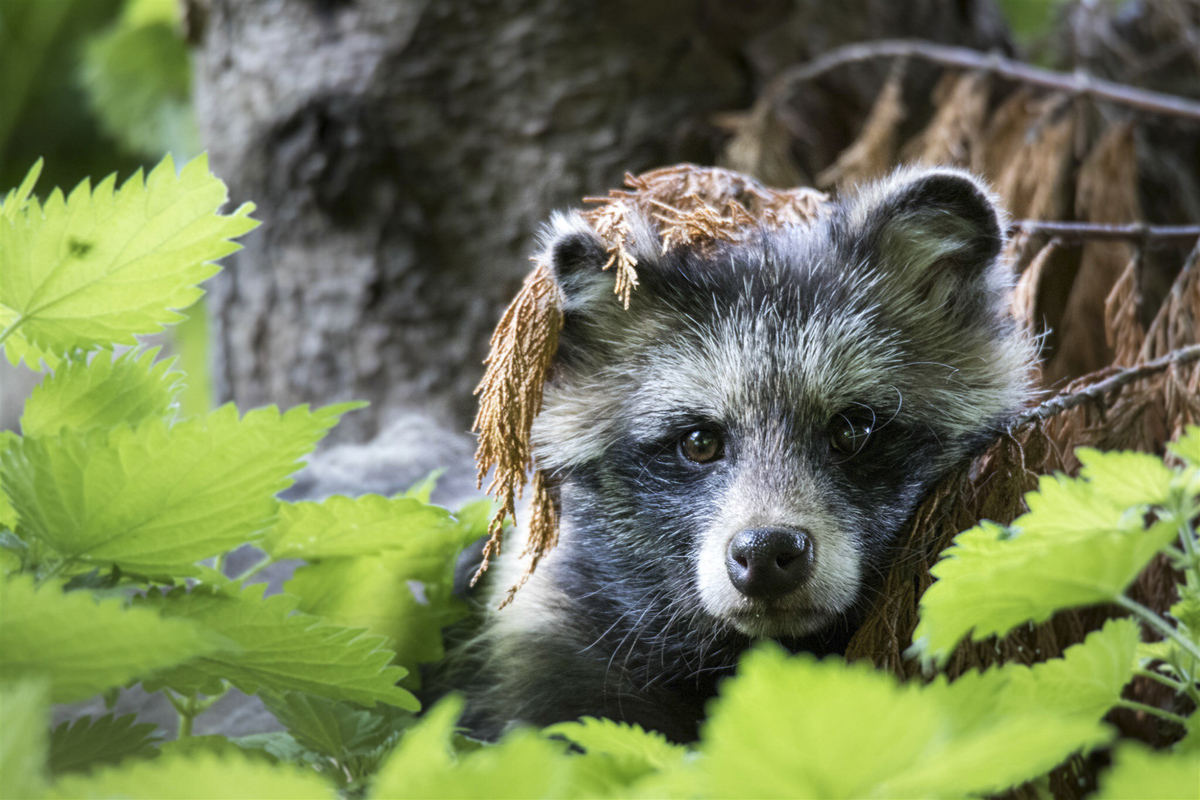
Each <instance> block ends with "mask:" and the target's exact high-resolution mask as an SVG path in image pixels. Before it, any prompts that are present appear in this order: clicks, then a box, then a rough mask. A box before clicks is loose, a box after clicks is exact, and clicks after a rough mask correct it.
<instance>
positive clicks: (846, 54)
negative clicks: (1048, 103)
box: [760, 39, 1200, 122]
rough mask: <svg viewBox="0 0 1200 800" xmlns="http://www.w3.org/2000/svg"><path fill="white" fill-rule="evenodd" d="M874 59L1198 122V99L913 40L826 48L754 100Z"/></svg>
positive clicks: (769, 99) (770, 100) (770, 99)
mask: <svg viewBox="0 0 1200 800" xmlns="http://www.w3.org/2000/svg"><path fill="white" fill-rule="evenodd" d="M879 58H919V59H922V60H924V61H930V62H933V63H935V64H943V65H945V66H948V67H959V68H962V69H972V70H981V71H983V72H988V73H991V74H993V75H998V76H1000V77H1002V78H1006V79H1008V80H1011V81H1016V82H1017V83H1022V84H1026V85H1029V86H1038V87H1041V88H1043V89H1052V90H1054V91H1059V92H1065V93H1067V94H1070V95H1074V96H1083V97H1091V98H1094V99H1096V100H1102V101H1105V102H1108V103H1115V104H1117V105H1122V106H1127V107H1129V108H1136V109H1138V110H1140V111H1148V112H1150V113H1152V114H1161V115H1163V116H1170V117H1178V118H1181V119H1187V120H1191V121H1193V122H1200V102H1197V101H1195V100H1189V99H1187V98H1184V97H1177V96H1175V95H1170V94H1164V93H1162V92H1152V91H1149V90H1147V89H1138V88H1135V87H1133V86H1127V85H1125V84H1123V83H1116V82H1115V81H1107V80H1103V79H1101V78H1096V77H1093V76H1091V75H1088V74H1087V73H1085V72H1075V73H1067V72H1055V71H1053V70H1048V69H1042V68H1040V67H1034V66H1030V65H1029V64H1023V63H1021V62H1020V61H1014V60H1013V59H1011V58H1005V57H1004V56H1001V55H999V54H997V53H983V52H980V51H978V50H972V49H970V48H967V47H952V46H949V45H943V44H934V43H933V42H926V41H921V40H914V39H881V40H878V41H874V42H864V43H861V44H851V45H846V46H845V47H839V48H837V49H836V50H830V51H829V52H828V53H824V54H823V55H821V56H819V57H817V58H815V59H813V60H812V61H809V62H808V63H805V64H800V65H798V66H795V67H792V68H791V69H788V70H785V71H783V72H781V73H780V74H779V75H778V76H776V78H775V79H774V80H773V81H772V82H771V85H770V86H769V87H768V88H767V90H766V91H764V92H763V96H762V97H763V99H762V100H761V101H760V102H764V103H775V102H777V101H778V100H780V99H781V98H782V97H783V95H784V93H785V92H786V91H787V90H788V89H789V88H791V87H792V86H793V85H795V84H797V83H803V82H805V81H811V80H813V79H814V78H817V77H820V76H821V75H824V74H825V73H827V72H830V71H832V70H835V69H837V68H839V67H842V66H845V65H846V64H854V63H857V62H860V61H873V60H875V59H879Z"/></svg>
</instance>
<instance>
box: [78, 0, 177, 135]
mask: <svg viewBox="0 0 1200 800" xmlns="http://www.w3.org/2000/svg"><path fill="white" fill-rule="evenodd" d="M146 5H147V3H146V2H145V0H141V2H138V3H130V4H129V5H128V7H129V8H137V7H145V6H146ZM157 5H160V6H165V7H166V11H168V12H171V11H174V9H175V4H173V3H169V2H165V3H164V2H158V3H157ZM176 28H177V23H176V21H175V20H174V19H173V15H172V16H168V17H165V18H164V16H163V15H162V14H161V13H160V14H146V13H139V14H130V13H126V14H124V15H123V17H122V19H121V21H120V22H119V23H118V24H117V25H115V26H113V28H112V29H111V30H109V31H107V32H105V33H103V34H101V35H99V36H96V37H94V38H93V39H92V40H91V41H90V42H88V44H87V48H86V49H85V51H84V55H83V75H82V77H83V86H84V88H85V89H86V90H87V92H88V99H89V100H90V101H91V106H92V108H93V109H94V110H95V112H96V115H97V117H98V118H99V120H100V122H101V124H102V126H103V128H104V130H105V132H106V133H108V134H109V135H111V136H112V137H113V138H115V139H116V140H117V141H119V142H120V143H121V144H122V145H124V146H125V148H127V149H128V150H131V151H133V152H137V153H142V154H145V155H148V156H158V155H160V154H161V153H163V152H171V153H175V154H184V155H190V154H193V153H196V152H198V151H199V149H200V140H199V132H198V131H197V129H196V120H195V116H194V114H193V111H192V105H191V91H190V90H191V64H190V62H189V58H188V52H187V46H186V44H185V43H184V42H183V40H182V39H181V38H180V37H179V35H178V34H177V33H176Z"/></svg>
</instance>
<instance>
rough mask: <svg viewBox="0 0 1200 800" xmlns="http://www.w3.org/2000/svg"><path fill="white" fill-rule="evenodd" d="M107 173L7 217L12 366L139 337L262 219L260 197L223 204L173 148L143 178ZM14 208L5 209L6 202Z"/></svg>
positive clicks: (2, 323) (3, 326)
mask: <svg viewBox="0 0 1200 800" xmlns="http://www.w3.org/2000/svg"><path fill="white" fill-rule="evenodd" d="M115 185H116V178H115V176H110V177H109V178H106V179H105V180H103V181H101V182H100V184H99V185H97V186H96V188H95V191H92V189H91V187H90V186H89V185H88V183H87V181H84V182H83V183H81V184H80V185H79V186H78V187H77V188H76V189H75V190H74V191H72V192H71V194H70V196H69V197H64V196H63V194H62V192H61V191H59V190H57V189H56V190H55V191H54V192H52V193H51V194H50V197H49V198H48V199H47V200H46V203H45V205H44V206H43V205H42V204H40V203H38V202H37V201H36V200H34V199H30V200H29V201H28V202H27V203H26V204H25V206H24V208H23V209H22V210H21V211H19V212H18V213H16V214H15V215H13V218H12V219H4V220H0V331H3V333H0V340H3V339H4V337H7V340H6V341H4V342H3V343H4V347H5V350H6V352H7V354H8V357H9V359H10V360H11V361H12V362H13V363H14V364H15V363H17V362H18V361H20V359H21V358H24V359H25V360H26V361H27V362H28V363H29V364H30V365H36V364H37V362H38V361H39V360H42V359H45V360H47V361H48V362H50V363H51V365H53V363H54V362H56V361H57V358H58V357H60V356H63V355H66V354H67V353H68V352H70V351H71V350H72V349H75V348H83V349H91V348H94V347H97V346H99V347H107V346H109V345H112V344H135V343H136V339H135V338H134V336H135V335H136V334H146V333H156V332H158V331H160V330H162V327H163V325H165V324H167V323H171V322H178V321H179V320H180V319H182V317H181V316H180V315H179V314H178V313H176V311H175V309H182V308H186V307H187V306H190V305H191V304H192V303H194V302H196V300H197V299H198V298H199V297H200V295H201V291H200V289H199V288H197V285H198V284H199V283H200V282H202V281H204V280H205V279H207V278H209V277H211V276H212V275H213V274H214V273H215V272H217V270H218V268H217V266H216V265H215V264H213V263H212V262H213V261H215V260H217V259H219V258H222V257H224V256H226V255H229V254H230V253H232V252H233V251H235V250H237V249H238V246H237V245H235V244H234V243H233V242H232V241H231V240H232V239H233V238H235V237H237V236H241V235H242V234H244V233H246V232H247V231H249V230H251V229H253V228H254V227H255V226H256V225H257V224H258V223H257V222H256V221H254V220H252V219H250V217H249V214H250V212H251V211H252V210H253V207H252V206H249V205H245V206H242V207H241V208H239V209H237V210H236V211H234V212H233V214H231V215H220V214H217V213H216V212H217V210H218V209H219V208H220V207H221V206H222V205H223V204H224V203H225V201H226V199H227V195H226V191H225V185H224V184H223V183H221V181H219V180H217V179H216V178H215V177H213V175H212V174H210V173H209V171H208V161H207V159H206V157H204V156H200V157H198V158H196V159H193V160H192V161H191V162H189V163H188V164H187V165H186V166H184V168H183V170H182V171H181V172H180V173H179V175H178V176H177V175H176V174H175V164H174V161H172V159H171V158H170V157H169V156H168V157H167V158H166V159H164V160H163V161H162V163H160V164H159V165H158V166H157V167H155V168H154V170H153V171H152V172H151V173H150V175H149V177H148V178H147V179H146V180H145V181H143V179H142V175H141V173H140V172H139V173H137V174H135V175H134V176H133V177H132V178H130V179H129V180H128V181H126V182H125V184H124V185H123V186H122V187H121V188H120V189H119V190H117V189H115ZM6 210H7V208H6Z"/></svg>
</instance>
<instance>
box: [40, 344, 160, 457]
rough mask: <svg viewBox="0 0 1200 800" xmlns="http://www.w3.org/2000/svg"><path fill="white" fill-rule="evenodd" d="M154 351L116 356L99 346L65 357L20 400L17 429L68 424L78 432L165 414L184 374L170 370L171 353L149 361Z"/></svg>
mask: <svg viewBox="0 0 1200 800" xmlns="http://www.w3.org/2000/svg"><path fill="white" fill-rule="evenodd" d="M158 351H159V348H157V347H155V348H151V349H150V350H145V351H136V350H131V351H130V352H128V353H126V354H125V355H123V356H120V357H116V356H114V355H113V354H112V353H109V352H103V351H102V352H99V353H96V354H95V356H94V357H93V358H92V359H91V360H90V363H89V360H88V358H87V356H86V355H82V354H79V355H74V356H72V357H70V358H69V359H68V360H67V361H65V362H64V363H62V364H60V365H59V366H58V368H57V369H55V370H54V373H53V374H52V375H48V376H46V378H44V379H43V380H42V382H41V384H39V385H38V386H37V387H36V388H35V389H34V390H33V393H32V394H31V395H30V397H29V399H28V400H27V401H26V402H25V412H24V414H22V415H21V432H22V433H23V434H24V435H25V436H53V435H56V434H57V433H58V432H59V431H60V430H62V429H63V428H71V429H72V430H73V431H74V432H75V433H83V432H84V431H88V430H91V429H93V428H112V427H116V426H117V425H121V424H123V423H124V424H129V425H137V424H138V423H140V422H142V421H144V420H146V419H148V418H150V417H168V416H170V415H171V412H172V410H173V407H174V405H175V401H176V397H177V396H178V394H179V392H180V390H181V389H182V388H183V387H182V383H181V379H182V378H183V374H182V373H179V372H171V371H170V369H171V365H172V363H173V362H174V359H165V360H163V361H160V362H158V363H157V364H156V363H154V359H155V358H156V357H157V356H158Z"/></svg>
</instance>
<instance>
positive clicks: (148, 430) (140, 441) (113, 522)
mask: <svg viewBox="0 0 1200 800" xmlns="http://www.w3.org/2000/svg"><path fill="white" fill-rule="evenodd" d="M354 407H355V405H353V404H348V403H345V404H341V405H337V406H327V407H325V408H323V409H320V410H318V411H313V412H310V411H309V410H308V408H307V407H304V406H301V407H299V408H294V409H292V410H290V411H288V412H287V413H286V414H283V415H280V413H279V412H278V410H276V409H275V408H274V407H270V408H264V409H258V410H255V411H251V412H249V413H247V414H246V415H245V416H244V417H242V418H241V419H238V416H237V409H235V408H234V407H233V406H232V405H227V406H224V407H222V408H219V409H217V410H216V411H214V412H213V413H212V414H210V415H208V416H207V417H204V418H200V419H194V420H187V421H185V422H181V423H179V424H178V425H175V426H174V427H168V426H167V425H166V424H165V423H164V422H163V421H162V420H160V419H151V420H147V421H146V422H145V423H144V424H142V425H141V426H139V427H138V428H124V427H123V428H117V429H114V430H112V431H104V430H93V431H91V432H88V433H85V434H77V433H75V432H73V431H64V432H63V433H62V434H61V435H60V436H58V437H56V438H45V439H31V438H26V439H24V440H22V441H21V442H20V443H18V444H16V445H14V446H11V447H9V448H8V450H7V451H6V452H4V453H3V454H2V455H0V480H2V481H3V483H4V486H5V489H6V490H7V491H8V492H9V494H10V496H11V497H12V500H13V505H14V506H15V508H16V510H17V513H18V514H19V516H20V525H19V528H20V530H21V532H23V533H24V534H27V535H32V536H34V537H37V538H38V539H41V540H42V541H44V542H46V543H47V544H49V545H50V546H51V547H52V548H54V550H55V551H56V552H57V553H58V554H59V555H61V556H62V557H63V558H66V559H71V560H74V561H79V562H83V563H89V564H104V565H108V564H115V565H118V566H120V567H121V569H123V570H125V571H127V572H133V573H138V574H143V575H144V574H151V575H153V574H164V573H166V574H170V575H174V576H183V575H193V574H195V573H196V568H195V566H194V564H195V562H196V561H199V560H201V559H205V558H209V557H210V556H214V555H217V554H219V553H223V552H225V551H226V550H229V549H231V548H234V547H237V546H238V545H241V544H243V543H244V542H247V541H253V540H254V539H255V538H257V537H258V536H259V535H260V534H261V532H262V531H264V530H266V529H267V528H268V527H269V526H270V524H271V523H272V522H273V521H274V516H275V510H276V506H277V501H276V500H275V499H274V495H275V494H276V493H277V492H279V491H282V490H283V489H285V488H287V487H288V486H290V485H291V480H290V479H289V477H288V476H289V475H291V473H292V472H294V471H295V470H296V469H297V467H298V466H299V464H298V462H299V459H300V458H302V457H303V456H304V455H305V454H306V453H308V452H310V451H311V450H312V449H313V447H315V446H316V443H317V442H318V441H319V440H320V438H321V437H322V436H324V434H325V432H326V431H328V430H329V429H330V428H331V427H333V426H334V425H335V424H336V423H337V419H338V417H339V416H341V414H342V413H343V412H345V411H346V410H347V409H350V408H354Z"/></svg>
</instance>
